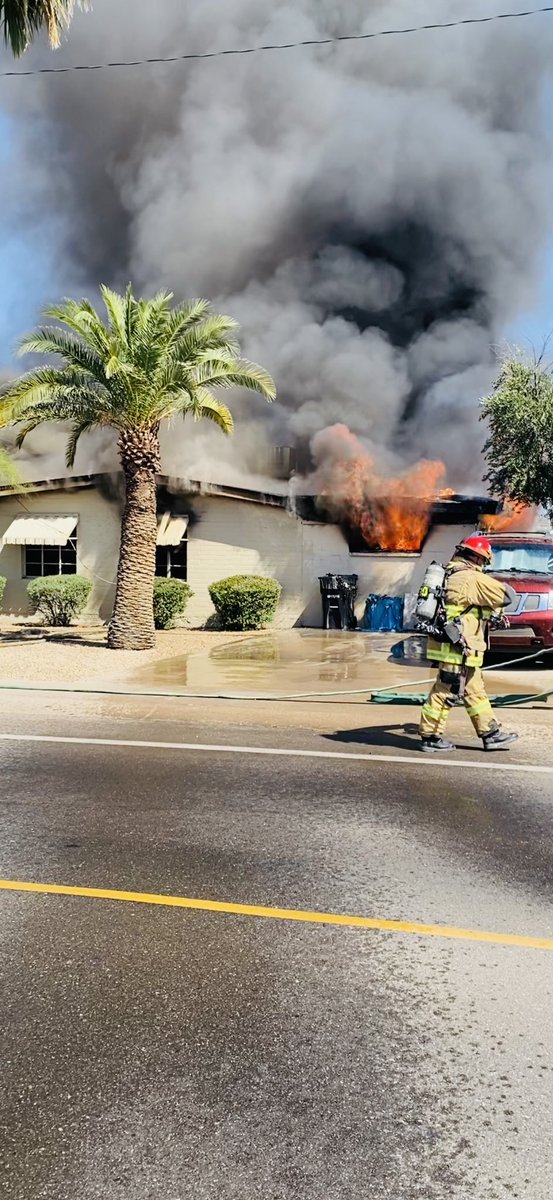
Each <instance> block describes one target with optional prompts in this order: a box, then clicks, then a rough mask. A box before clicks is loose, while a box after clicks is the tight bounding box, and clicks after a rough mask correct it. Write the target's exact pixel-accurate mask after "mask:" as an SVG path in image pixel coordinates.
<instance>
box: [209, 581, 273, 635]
mask: <svg viewBox="0 0 553 1200" xmlns="http://www.w3.org/2000/svg"><path fill="white" fill-rule="evenodd" d="M281 591H282V588H281V586H280V583H278V582H277V580H276V579H267V578H265V576H264V575H231V576H230V578H229V579H220V580H219V581H218V583H212V584H211V587H210V589H209V594H210V596H211V600H212V603H213V605H214V607H215V609H216V612H217V616H218V617H219V621H220V624H221V628H222V629H262V628H263V626H264V625H268V624H269V622H270V621H272V620H273V618H274V615H275V613H276V610H277V605H278V602H279V599H280V593H281Z"/></svg>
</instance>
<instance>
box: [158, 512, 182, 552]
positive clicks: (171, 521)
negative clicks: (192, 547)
mask: <svg viewBox="0 0 553 1200" xmlns="http://www.w3.org/2000/svg"><path fill="white" fill-rule="evenodd" d="M187 529H188V517H173V516H171V513H164V514H163V516H162V517H160V519H159V521H158V527H157V544H158V546H178V545H180V543H181V542H182V539H183V537H184V535H185V533H186V530H187Z"/></svg>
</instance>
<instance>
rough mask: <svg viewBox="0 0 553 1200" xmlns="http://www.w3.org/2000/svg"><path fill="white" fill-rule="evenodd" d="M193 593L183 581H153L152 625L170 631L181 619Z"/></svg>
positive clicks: (159, 578)
mask: <svg viewBox="0 0 553 1200" xmlns="http://www.w3.org/2000/svg"><path fill="white" fill-rule="evenodd" d="M193 595H194V593H193V591H192V588H191V587H190V586H189V584H188V583H185V582H184V579H163V578H161V577H158V578H156V579H154V624H155V627H156V629H171V628H172V627H173V625H174V624H175V621H176V618H177V617H181V616H182V614H183V612H184V610H185V608H186V605H187V604H188V601H189V600H190V597H191V596H193Z"/></svg>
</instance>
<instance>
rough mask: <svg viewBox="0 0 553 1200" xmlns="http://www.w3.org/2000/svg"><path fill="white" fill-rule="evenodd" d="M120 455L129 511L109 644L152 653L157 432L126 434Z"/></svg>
mask: <svg viewBox="0 0 553 1200" xmlns="http://www.w3.org/2000/svg"><path fill="white" fill-rule="evenodd" d="M119 454H120V458H121V465H122V467H123V472H124V475H125V507H124V510H123V518H122V521H121V543H120V548H119V565H118V568H117V585H116V589H115V604H114V606H113V614H112V618H111V622H110V626H109V631H108V646H109V647H110V649H112V650H151V649H152V647H153V646H155V641H156V638H155V629H154V612H153V594H154V575H155V562H156V538H157V519H156V473H157V472H158V471H159V439H158V431H157V429H155V430H143V429H141V430H136V431H133V432H125V433H122V434H121V436H120V438H119Z"/></svg>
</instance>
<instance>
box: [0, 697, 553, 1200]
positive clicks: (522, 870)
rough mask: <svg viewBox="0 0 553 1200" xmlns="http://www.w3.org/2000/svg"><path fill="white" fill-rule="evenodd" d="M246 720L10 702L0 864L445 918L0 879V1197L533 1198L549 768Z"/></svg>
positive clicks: (550, 1163)
mask: <svg viewBox="0 0 553 1200" xmlns="http://www.w3.org/2000/svg"><path fill="white" fill-rule="evenodd" d="M167 712H168V713H169V709H168V710H167ZM250 712H251V713H252V714H253V715H251V716H250V724H249V725H248V724H246V723H245V722H244V721H242V722H241V724H240V725H239V726H238V725H236V726H233V725H232V724H229V723H228V722H227V724H226V725H225V727H224V728H222V727H221V726H218V727H217V728H216V729H215V730H214V727H213V722H212V721H210V719H209V710H208V709H207V708H206V707H205V706H204V707H203V708H199V709H198V711H197V716H196V720H195V723H190V722H188V724H187V725H186V728H185V729H184V731H183V726H182V723H179V722H177V721H175V719H174V717H173V715H168V716H166V717H165V718H164V719H161V717H160V716H159V712H158V716H157V718H156V723H155V727H154V726H153V725H152V720H151V711H150V710H149V709H148V707H147V706H144V707H143V709H140V706H138V705H136V706H135V707H134V708H133V710H132V717H130V716H129V713H128V712H127V713H126V714H123V710H122V709H121V707H119V708H117V707H116V706H114V707H113V708H112V709H110V708H109V706H106V705H101V704H99V705H98V706H97V708H96V709H94V708H91V705H90V702H88V707H87V709H86V714H85V711H84V709H81V708H79V703H78V702H75V703H74V704H73V703H71V702H69V701H68V700H67V699H64V700H60V701H59V704H57V708H56V710H54V709H53V707H52V705H50V706H49V707H48V706H46V707H41V705H40V702H39V701H37V700H35V701H29V704H28V705H27V704H26V702H25V701H23V700H22V701H20V702H19V705H18V706H17V710H16V706H15V705H14V706H12V705H8V704H7V703H6V704H5V705H4V711H3V715H2V730H3V733H4V735H6V734H8V735H17V736H22V735H23V736H28V737H31V738H35V737H37V736H55V737H59V738H60V739H62V740H60V741H55V742H43V741H34V740H31V741H16V740H9V739H8V740H3V741H2V740H0V771H1V775H0V778H1V780H2V788H1V797H0V875H1V876H2V878H3V879H4V880H12V881H34V882H37V883H45V882H46V883H51V884H61V885H68V886H70V887H71V886H76V887H78V886H85V887H88V888H91V889H102V888H109V889H116V890H119V891H132V892H140V893H155V894H158V895H159V894H162V895H166V896H174V897H192V898H208V899H212V900H219V901H222V902H231V903H235V904H239V905H253V906H256V905H263V906H277V907H282V908H288V909H294V910H297V909H301V910H308V911H313V912H325V913H333V914H336V913H337V914H354V915H365V916H369V917H374V918H377V919H382V920H386V919H391V920H395V921H406V922H409V921H415V922H424V923H431V924H438V925H440V926H452V927H455V929H456V930H457V931H459V932H460V934H461V937H460V938H458V939H456V938H451V937H446V936H444V937H441V936H439V937H428V936H421V935H417V934H413V933H408V932H397V931H393V932H390V931H386V930H382V929H375V930H372V929H370V930H369V929H361V928H354V927H348V926H340V925H338V926H335V925H331V924H318V923H316V922H314V921H310V920H305V921H302V922H296V921H292V920H287V919H282V918H277V917H256V916H252V915H241V914H237V913H229V912H206V911H201V910H196V909H191V910H188V909H182V908H175V907H170V906H165V905H151V904H143V903H136V902H132V901H128V900H123V899H120V900H116V899H109V900H108V899H101V898H99V897H93V896H87V897H79V896H74V895H58V894H55V895H46V894H41V893H28V892H23V891H18V890H5V889H3V888H0V913H1V921H0V939H1V942H2V954H1V958H0V974H1V979H0V983H1V989H2V994H1V1005H2V1046H1V1063H2V1068H1V1092H2V1096H1V1111H0V1142H1V1172H0V1194H1V1195H5V1196H6V1197H9V1198H10V1200H38V1198H46V1200H188V1198H190V1200H257V1198H258V1197H259V1200H261V1198H263V1200H296V1198H297V1200H368V1198H370V1200H413V1198H415V1197H424V1198H425V1200H450V1198H451V1197H453V1198H456V1200H469V1198H470V1200H499V1198H503V1197H509V1198H510V1197H524V1198H527V1200H546V1198H547V1200H549V1198H550V1196H551V1179H552V1174H553V1148H552V1139H551V1129H552V1128H553V1090H552V1079H551V1068H552V1058H551V1045H552V1025H553V1016H552V1012H553V1009H552V992H553V950H543V949H537V948H535V947H533V946H532V945H531V944H530V945H527V946H522V945H521V946H519V945H516V946H513V945H504V944H502V942H501V936H502V935H503V934H512V933H514V934H521V935H523V936H526V937H527V938H528V939H530V942H531V940H532V939H533V938H535V937H539V936H543V937H549V938H553V922H552V919H551V911H552V910H551V899H552V891H553V872H552V861H553V840H552V833H553V774H552V773H547V772H543V773H541V772H535V773H530V772H528V771H527V770H526V769H525V770H524V771H521V772H519V773H516V772H513V773H506V772H503V770H500V769H496V768H494V769H493V770H489V769H482V765H483V762H484V756H482V755H480V756H478V755H477V754H472V756H470V757H469V765H468V766H466V767H462V766H458V765H455V761H454V760H452V761H451V763H447V762H446V763H444V765H443V766H441V765H440V766H438V767H433V768H430V767H429V768H428V769H427V768H426V767H425V766H424V762H425V760H424V758H423V756H419V757H418V758H417V759H416V762H415V761H414V760H415V754H414V753H413V752H412V751H411V750H410V749H409V740H408V739H405V741H406V746H404V745H402V744H401V739H399V743H398V745H397V746H396V748H395V750H394V749H393V744H392V743H390V742H386V740H384V741H383V742H382V743H381V744H380V746H375V745H374V739H372V741H371V738H370V737H369V738H368V742H365V743H363V741H362V739H361V738H360V736H358V737H355V736H350V737H340V736H339V737H338V738H334V737H332V736H330V737H329V736H326V737H325V736H321V735H320V734H315V733H311V734H310V733H308V732H306V731H302V730H300V729H289V730H287V729H286V728H280V729H278V730H277V729H275V728H273V729H270V728H267V727H266V726H263V727H262V726H261V725H259V724H255V709H253V708H252V709H251V710H250ZM354 733H355V731H354ZM214 734H215V735H216V736H214ZM350 734H351V731H350ZM72 737H73V738H85V737H93V738H97V739H99V740H100V744H94V745H87V744H82V743H81V742H70V741H66V740H63V739H67V738H72ZM110 739H114V740H121V739H124V740H126V741H137V742H143V743H144V742H147V741H152V740H159V741H165V742H174V743H179V742H180V743H182V742H183V740H186V742H187V743H191V744H192V743H194V742H197V743H199V744H209V743H214V742H215V743H216V744H217V745H219V746H222V745H228V746H232V745H234V746H237V745H239V746H242V747H250V748H253V749H255V748H258V749H259V748H262V749H271V747H277V748H279V749H280V750H286V749H290V750H297V749H300V748H301V749H306V750H308V751H311V752H312V751H315V752H317V753H320V752H321V751H323V752H324V751H326V752H328V751H334V752H336V751H338V752H343V753H344V754H345V755H348V754H358V753H368V754H370V753H373V755H376V754H378V753H379V752H380V753H381V754H383V755H384V754H387V753H390V758H391V759H392V761H388V760H386V759H385V758H379V757H375V756H373V757H372V758H371V759H370V761H359V760H358V758H353V757H352V758H351V761H348V760H347V757H346V758H340V759H331V758H320V757H311V756H309V755H308V756H305V757H296V756H293V755H291V756H287V755H280V756H275V755H272V754H264V755H255V754H254V755H252V754H246V753H242V752H240V753H225V752H224V751H222V750H219V751H214V752H207V751H204V750H200V749H190V750H179V749H160V748H156V747H152V746H147V745H138V746H136V745H135V746H122V745H119V746H110V745H106V744H103V743H104V742H105V740H110ZM530 745H532V743H530ZM394 754H397V755H399V756H400V758H399V759H398V760H397V761H393V756H394ZM548 754H549V755H550V748H548V747H542V750H541V753H540V751H539V748H538V747H536V753H535V754H534V757H533V759H532V756H531V755H530V754H529V751H528V747H527V748H526V750H525V751H524V753H521V754H520V755H519V756H518V758H517V757H516V756H515V757H514V758H513V757H510V758H505V760H501V761H500V762H498V767H500V766H501V765H502V763H503V761H504V762H505V763H507V762H510V763H512V762H515V763H516V762H518V763H520V764H521V765H523V766H530V765H538V766H540V765H543V764H544V761H547V757H548ZM401 757H406V758H409V757H411V759H412V760H413V762H407V763H406V762H403V761H401V760H400V759H401ZM489 757H491V756H489ZM463 758H464V756H463ZM421 760H422V761H421ZM485 761H488V757H486V759H485ZM495 761H496V758H495V757H494V762H495ZM479 930H480V931H482V930H483V931H491V932H494V933H496V934H497V935H498V936H497V938H496V939H495V940H493V941H491V942H489V943H481V942H478V941H475V940H474V938H473V932H474V931H479Z"/></svg>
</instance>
